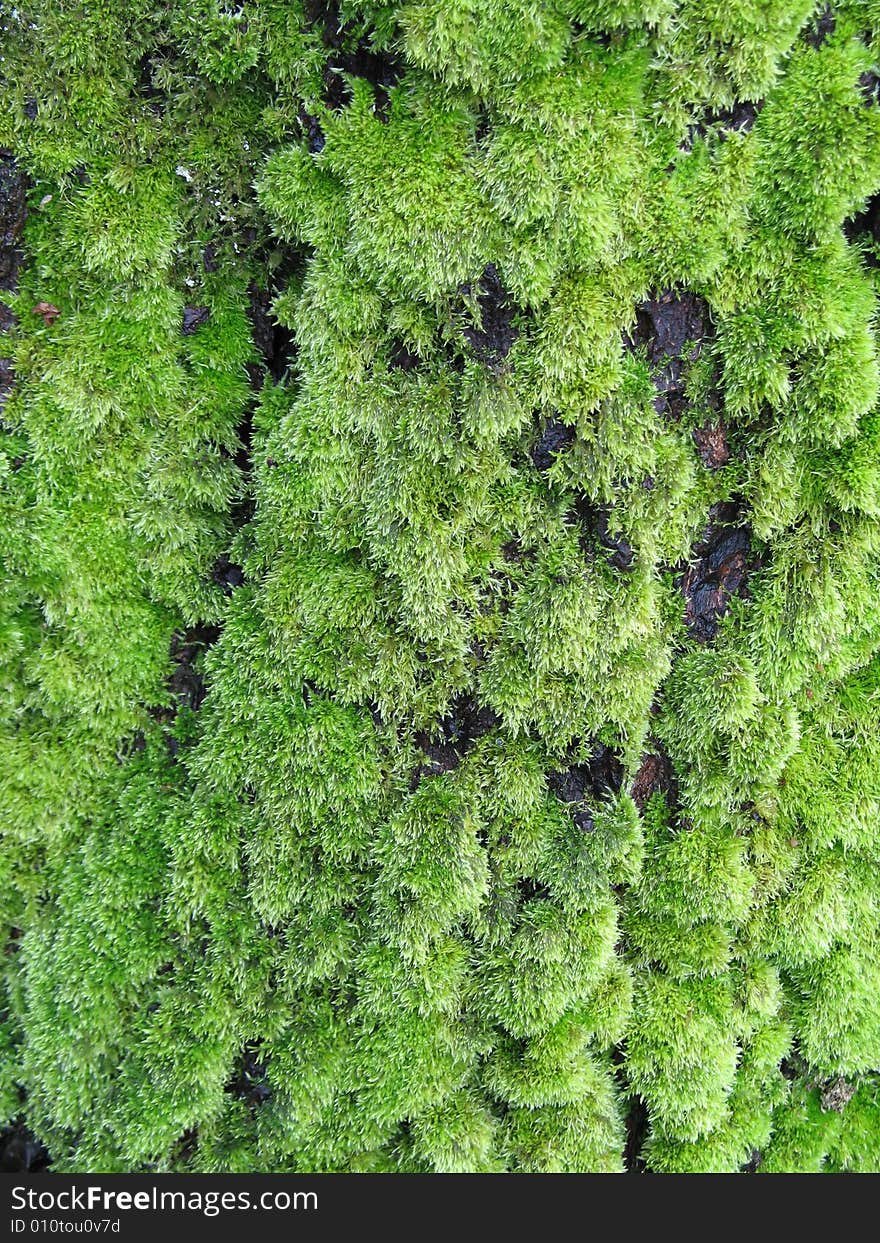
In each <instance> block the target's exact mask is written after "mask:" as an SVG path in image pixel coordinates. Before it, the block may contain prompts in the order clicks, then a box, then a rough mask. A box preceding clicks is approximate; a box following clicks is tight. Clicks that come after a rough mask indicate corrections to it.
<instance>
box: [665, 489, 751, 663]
mask: <svg viewBox="0 0 880 1243" xmlns="http://www.w3.org/2000/svg"><path fill="white" fill-rule="evenodd" d="M713 516H714V518H715V521H713V522H712V523H711V524H710V525H709V526H708V527H706V529H705V531H704V532H703V535H702V536H701V538H700V539H699V540H698V541H697V543H696V544H694V547H693V560H692V561H691V563H690V565H688V566H687V568H686V569H685V571H684V573H683V574H682V576H681V580H680V585H681V591H682V593H683V595H684V600H685V613H684V620H685V625H686V626H687V628H688V631H689V633H690V635H691V636H692V637H693V638H695V639H697V640H698V641H699V642H700V643H708V642H711V640H713V639H714V638H715V637H716V636H717V634H718V631H719V629H720V626H721V621H722V619H723V617H724V616H725V614H726V613H727V612H728V610H729V608H730V601H731V598H732V597H733V596H735V595H738V594H741V593H742V591H743V589H744V586H745V582H746V577H747V574H748V572H749V568H750V554H751V535H750V531H749V528H748V527H747V526H745V525H743V524H742V523H741V522H740V521H739V509H738V507H737V506H736V505H734V504H732V503H726V504H723V505H718V506H715V507H714V515H713Z"/></svg>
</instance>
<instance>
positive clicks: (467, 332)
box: [461, 263, 519, 367]
mask: <svg viewBox="0 0 880 1243" xmlns="http://www.w3.org/2000/svg"><path fill="white" fill-rule="evenodd" d="M472 288H473V287H472V286H471V285H463V286H462V289H461V292H462V294H463V295H464V296H465V297H469V296H470V294H471V292H472ZM477 290H478V293H477V306H478V307H479V310H480V322H479V324H478V325H477V324H471V325H468V327H466V328H465V329H464V332H463V334H462V335H463V336H464V339H465V340H466V341H467V343H468V345H469V346H470V347H471V349H472V350H473V352H474V354H475V355H476V356H477V358H478V359H479V360H480V362H482V363H486V364H487V365H488V366H490V367H497V366H498V364H499V363H502V362H503V361H504V359H505V358H506V357H507V355H508V354H509V353H510V351H511V348H512V346H513V343H514V341H516V339H517V337H518V336H519V329H518V328H517V326H516V323H515V322H514V321H515V319H516V317H517V315H518V314H519V307H518V306H517V305H516V303H515V302H514V301H513V299H512V298H511V296H510V294H508V292H507V290H506V289H505V288H504V286H503V285H502V283H501V278H500V277H499V275H498V272H497V270H496V268H495V265H494V264H493V263H489V264H487V265H486V267H485V268H484V269H483V274H482V276H481V277H480V279H479V282H478V283H477Z"/></svg>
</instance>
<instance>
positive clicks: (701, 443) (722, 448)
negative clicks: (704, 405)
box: [691, 418, 732, 470]
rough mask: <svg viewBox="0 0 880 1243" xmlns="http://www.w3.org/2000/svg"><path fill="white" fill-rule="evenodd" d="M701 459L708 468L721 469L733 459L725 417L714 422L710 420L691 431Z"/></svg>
mask: <svg viewBox="0 0 880 1243" xmlns="http://www.w3.org/2000/svg"><path fill="white" fill-rule="evenodd" d="M691 436H692V438H693V441H694V444H695V445H696V447H697V453H698V454H699V455H700V461H701V462H702V463H703V465H704V466H705V467H706V469H707V470H721V468H722V466H726V465H727V463H728V462H729V461H730V459H731V456H732V454H731V451H730V445H729V444H728V443H727V426H726V424H725V422H724V420H723V419H721V418H719V419H718V420H717V421H715V422H713V421H712V420H708V421H707V422H706V423H704V424H703V425H702V426H701V427H695V428H694V429H693V431H692V432H691Z"/></svg>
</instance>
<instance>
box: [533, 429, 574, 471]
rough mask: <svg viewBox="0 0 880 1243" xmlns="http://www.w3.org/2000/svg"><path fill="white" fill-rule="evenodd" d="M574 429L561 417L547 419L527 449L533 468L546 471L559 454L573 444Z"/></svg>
mask: <svg viewBox="0 0 880 1243" xmlns="http://www.w3.org/2000/svg"><path fill="white" fill-rule="evenodd" d="M574 439H575V429H574V428H573V427H572V426H571V425H570V424H569V423H563V422H562V420H561V419H556V418H550V419H547V420H546V421H545V422H544V424H543V426H541V427H540V429H539V432H538V438H537V440H536V441H535V443H534V444H533V445H532V447H531V449H530V450H529V456H530V457H531V459H532V465H533V466H534V467H535V470H539V471H548V470H549V469H550V467H551V466H552V465H553V463H554V462H555V461H556V459H557V457H558V456H559V454H560V453H561V452H562V451H563V450H564V449H567V448H568V447H569V445H572V444H574Z"/></svg>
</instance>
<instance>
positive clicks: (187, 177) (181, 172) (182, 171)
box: [174, 164, 193, 181]
mask: <svg viewBox="0 0 880 1243" xmlns="http://www.w3.org/2000/svg"><path fill="white" fill-rule="evenodd" d="M174 171H175V173H177V176H178V177H182V178H183V179H184V181H192V179H193V175H192V173H191V172H190V171H189V169H188V168H184V167H183V165H182V164H178V166H177V168H175V170H174Z"/></svg>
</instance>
